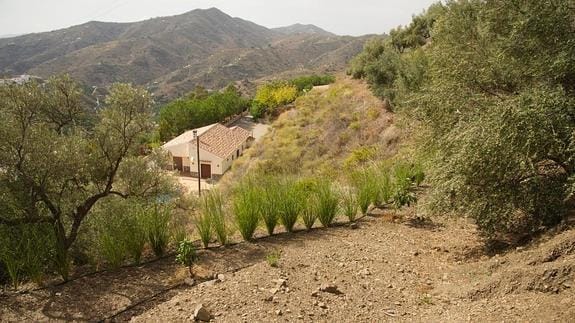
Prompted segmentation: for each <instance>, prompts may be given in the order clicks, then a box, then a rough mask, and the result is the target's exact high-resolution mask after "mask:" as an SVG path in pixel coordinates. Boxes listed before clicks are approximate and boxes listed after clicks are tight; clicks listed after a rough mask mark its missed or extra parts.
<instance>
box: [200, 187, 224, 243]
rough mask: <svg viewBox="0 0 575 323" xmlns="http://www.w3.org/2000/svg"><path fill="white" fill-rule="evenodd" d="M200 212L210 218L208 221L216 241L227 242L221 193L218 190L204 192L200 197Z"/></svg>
mask: <svg viewBox="0 0 575 323" xmlns="http://www.w3.org/2000/svg"><path fill="white" fill-rule="evenodd" d="M202 212H203V213H204V216H207V217H209V218H210V222H211V225H212V228H213V230H214V233H215V234H216V237H217V238H218V241H219V242H220V243H221V244H222V245H226V244H228V228H227V225H226V216H225V212H224V208H223V200H222V195H221V194H220V192H218V191H210V192H208V193H206V194H204V196H203V199H202Z"/></svg>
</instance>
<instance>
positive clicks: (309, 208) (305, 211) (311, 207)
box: [301, 196, 318, 230]
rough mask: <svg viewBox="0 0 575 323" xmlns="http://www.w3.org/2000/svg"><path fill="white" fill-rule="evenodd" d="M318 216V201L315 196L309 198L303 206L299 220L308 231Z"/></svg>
mask: <svg viewBox="0 0 575 323" xmlns="http://www.w3.org/2000/svg"><path fill="white" fill-rule="evenodd" d="M317 215H318V201H317V198H316V197H315V196H310V197H309V198H308V199H307V200H306V202H305V204H304V206H303V207H302V212H301V218H302V220H303V223H304V225H305V227H306V229H308V230H310V229H311V228H312V227H313V225H314V223H315V221H316V220H317Z"/></svg>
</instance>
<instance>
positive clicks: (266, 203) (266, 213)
mask: <svg viewBox="0 0 575 323" xmlns="http://www.w3.org/2000/svg"><path fill="white" fill-rule="evenodd" d="M259 196H260V205H261V207H260V209H259V210H260V216H261V218H262V221H263V223H264V224H265V226H266V230H267V232H268V234H269V235H273V234H274V230H275V227H276V226H277V224H278V221H279V217H280V215H279V211H280V210H279V205H280V200H281V199H282V196H281V192H280V183H279V181H278V179H277V178H265V179H264V182H263V185H262V189H261V190H260V192H259Z"/></svg>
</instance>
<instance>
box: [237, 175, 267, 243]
mask: <svg viewBox="0 0 575 323" xmlns="http://www.w3.org/2000/svg"><path fill="white" fill-rule="evenodd" d="M233 206H234V213H235V219H236V224H237V226H238V229H239V231H240V234H241V235H242V238H243V239H244V240H246V241H251V240H252V238H253V235H254V232H255V231H256V229H257V227H258V222H259V217H260V212H261V211H260V207H261V205H260V198H259V190H258V189H257V187H256V186H255V184H254V183H252V182H251V181H249V180H248V181H245V182H243V183H242V184H241V185H240V186H239V187H238V189H237V190H236V192H235V194H234V198H233Z"/></svg>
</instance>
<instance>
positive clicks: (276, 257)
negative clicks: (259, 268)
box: [266, 250, 281, 268]
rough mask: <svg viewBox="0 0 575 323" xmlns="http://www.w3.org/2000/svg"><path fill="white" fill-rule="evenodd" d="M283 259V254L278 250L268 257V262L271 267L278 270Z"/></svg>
mask: <svg viewBox="0 0 575 323" xmlns="http://www.w3.org/2000/svg"><path fill="white" fill-rule="evenodd" d="M280 257H281V252H280V251H278V250H274V251H272V252H270V253H269V254H267V255H266V262H267V263H268V265H270V267H274V268H277V267H278V266H279V261H280Z"/></svg>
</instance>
